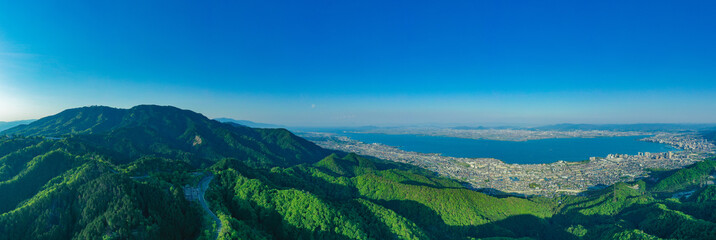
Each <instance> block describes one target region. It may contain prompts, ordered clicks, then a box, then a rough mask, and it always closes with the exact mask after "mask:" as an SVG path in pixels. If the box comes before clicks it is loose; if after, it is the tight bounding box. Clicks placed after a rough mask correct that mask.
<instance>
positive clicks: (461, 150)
mask: <svg viewBox="0 0 716 240" xmlns="http://www.w3.org/2000/svg"><path fill="white" fill-rule="evenodd" d="M341 135H345V136H347V137H350V138H352V139H354V140H358V141H361V142H365V143H381V144H385V145H389V146H395V147H398V148H400V149H402V150H405V151H412V152H420V153H440V154H441V155H443V156H450V157H464V158H496V159H500V160H502V161H504V162H505V163H510V164H512V163H517V164H540V163H553V162H556V161H560V160H562V161H567V162H577V161H583V160H588V159H589V157H606V156H607V155H608V154H629V155H635V154H638V153H639V152H652V153H654V152H668V151H679V149H677V148H674V147H672V146H669V145H666V144H661V143H654V142H646V141H639V139H642V138H644V137H646V136H626V137H595V138H551V139H539V140H528V141H499V140H485V139H467V138H456V137H442V136H425V135H412V134H373V133H352V132H344V133H341Z"/></svg>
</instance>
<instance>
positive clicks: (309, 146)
mask: <svg viewBox="0 0 716 240" xmlns="http://www.w3.org/2000/svg"><path fill="white" fill-rule="evenodd" d="M0 135H20V136H46V137H62V138H66V139H67V140H68V142H70V145H72V144H79V143H81V144H82V147H88V148H91V150H92V151H94V152H99V153H102V154H103V155H105V156H107V157H108V158H109V161H111V162H113V163H118V164H120V163H128V162H130V161H132V160H133V159H136V158H138V157H141V156H143V155H156V156H162V157H169V158H173V159H182V160H187V161H190V162H191V163H192V164H193V165H196V166H208V165H211V163H213V162H215V161H217V159H222V158H225V157H231V158H237V159H244V160H246V161H247V162H249V163H250V165H252V166H259V167H273V166H290V165H295V164H298V163H303V162H314V161H318V160H320V159H321V158H323V157H325V156H326V155H328V154H329V153H330V152H329V151H327V150H324V149H322V148H320V147H318V146H316V145H315V144H313V143H311V142H309V141H307V140H305V139H303V138H300V137H297V136H296V135H293V134H292V133H291V132H289V131H288V130H285V129H254V128H249V127H242V126H238V125H231V124H225V123H220V122H218V121H214V120H210V119H208V118H206V117H204V116H203V115H201V114H198V113H195V112H192V111H188V110H181V109H178V108H175V107H168V106H153V105H142V106H136V107H133V108H131V109H116V108H110V107H99V106H95V107H83V108H76V109H69V110H65V111H63V112H61V113H59V114H57V115H54V116H49V117H45V118H42V119H39V120H37V121H35V122H33V123H31V124H29V125H22V126H17V127H14V128H11V129H8V130H6V131H3V132H0Z"/></svg>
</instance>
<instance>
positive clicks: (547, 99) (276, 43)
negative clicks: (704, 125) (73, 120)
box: [0, 0, 716, 126]
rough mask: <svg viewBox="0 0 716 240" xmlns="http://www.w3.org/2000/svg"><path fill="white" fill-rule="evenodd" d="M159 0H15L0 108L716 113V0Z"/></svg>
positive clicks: (345, 115) (557, 118) (307, 117)
mask: <svg viewBox="0 0 716 240" xmlns="http://www.w3.org/2000/svg"><path fill="white" fill-rule="evenodd" d="M49 2H54V3H49ZM148 2H149V1H37V2H36V1H3V2H2V3H0V121H9V120H19V119H27V118H39V117H42V116H46V115H49V114H54V113H57V112H59V111H61V110H62V109H65V108H71V107H79V106H86V105H109V106H115V107H131V106H133V105H137V104H145V103H152V104H162V105H175V106H178V107H182V108H188V109H191V110H195V111H198V112H202V113H204V114H205V115H207V116H209V117H231V118H237V119H248V120H253V121H259V122H269V123H279V124H285V125H294V126H297V125H300V126H336V125H368V124H374V125H398V124H428V123H433V124H484V123H505V124H517V123H527V124H546V123H561V122H574V123H635V122H716V44H715V43H716V2H715V1H531V2H527V1H501V0H495V1H280V2H279V1H216V3H213V4H206V3H191V2H181V1H165V2H161V3H159V2H157V3H148Z"/></svg>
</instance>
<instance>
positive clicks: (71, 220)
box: [0, 105, 716, 240]
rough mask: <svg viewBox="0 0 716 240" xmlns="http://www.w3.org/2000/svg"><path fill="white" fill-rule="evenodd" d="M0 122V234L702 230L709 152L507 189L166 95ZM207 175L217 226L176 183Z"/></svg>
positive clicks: (555, 234)
mask: <svg viewBox="0 0 716 240" xmlns="http://www.w3.org/2000/svg"><path fill="white" fill-rule="evenodd" d="M0 135H3V136H0V194H2V195H0V196H1V197H0V240H4V239H213V238H214V234H215V233H216V231H219V230H220V231H219V232H218V238H219V239H509V238H515V239H662V238H663V239H716V190H715V189H716V186H713V185H708V184H706V183H707V182H708V180H709V179H710V175H711V174H713V170H714V166H716V163H715V162H716V161H714V160H706V161H704V162H699V163H697V164H695V165H692V166H690V167H687V168H684V169H681V170H675V171H667V172H658V173H657V172H655V173H654V176H655V177H654V178H652V179H651V180H649V181H637V182H630V183H618V184H615V185H613V186H610V187H608V188H605V189H602V190H598V191H589V192H585V193H584V194H581V195H579V196H562V197H556V198H543V197H530V198H519V197H495V196H490V195H486V194H483V193H480V192H476V191H473V190H470V189H467V188H465V187H463V184H462V183H461V182H459V181H456V180H453V179H448V178H444V177H441V176H437V175H436V174H435V173H433V172H430V171H427V170H425V169H422V168H418V167H415V166H411V165H406V164H402V163H395V162H391V161H386V160H381V159H376V158H370V157H364V156H358V155H356V154H352V153H339V152H333V151H328V150H325V149H322V148H320V147H318V146H316V145H315V144H312V143H310V142H308V141H306V140H304V139H302V138H299V137H296V136H295V135H293V134H292V133H290V132H289V131H287V130H285V129H254V128H248V127H241V126H236V125H232V124H224V123H220V122H217V121H214V120H210V119H207V118H206V117H204V116H202V115H201V114H197V113H194V112H191V111H187V110H181V109H178V108H174V107H161V106H151V105H144V106H137V107H134V108H131V109H114V108H108V107H86V108H78V109H70V110H67V111H63V112H62V113H60V114H57V115H55V116H50V117H46V118H43V119H40V120H37V121H35V122H33V123H31V124H29V125H25V126H18V127H15V128H13V129H9V130H7V131H5V132H3V133H2V134H0ZM48 137H50V138H48ZM212 175H213V177H214V178H213V180H212V181H211V182H210V184H209V189H208V190H207V191H206V193H205V197H204V198H205V199H206V201H207V203H208V205H209V208H210V210H211V211H212V212H213V213H215V214H216V215H217V216H218V217H219V219H220V220H221V223H222V224H221V225H222V227H221V228H220V229H219V228H218V226H215V225H214V223H213V221H212V220H210V218H208V216H207V215H206V214H205V212H204V211H203V209H202V208H201V206H200V205H199V204H198V203H197V202H196V201H190V200H187V198H186V197H185V190H186V189H185V187H187V186H196V185H197V184H198V183H199V179H202V178H204V177H205V176H212ZM654 179H656V180H654ZM681 193H687V194H682V195H685V196H684V197H681V198H671V197H672V195H674V194H681ZM688 193H690V196H688V195H689V194H688Z"/></svg>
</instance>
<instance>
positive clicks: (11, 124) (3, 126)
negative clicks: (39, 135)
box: [0, 119, 35, 131]
mask: <svg viewBox="0 0 716 240" xmlns="http://www.w3.org/2000/svg"><path fill="white" fill-rule="evenodd" d="M34 121H35V120H34V119H32V120H20V121H12V122H0V131H3V130H6V129H9V128H12V127H15V126H17V125H22V124H29V123H31V122H34Z"/></svg>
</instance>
